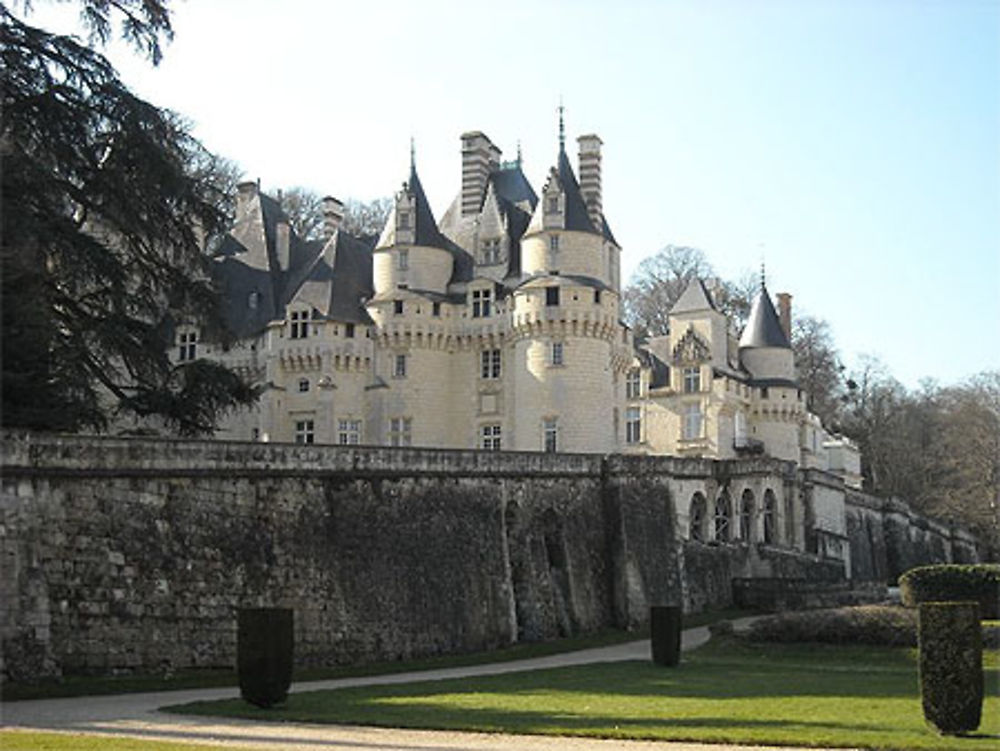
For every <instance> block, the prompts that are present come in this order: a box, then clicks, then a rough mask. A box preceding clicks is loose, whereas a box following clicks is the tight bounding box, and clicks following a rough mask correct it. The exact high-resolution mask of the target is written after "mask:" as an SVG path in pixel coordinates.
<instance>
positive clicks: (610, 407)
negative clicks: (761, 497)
mask: <svg viewBox="0 0 1000 751" xmlns="http://www.w3.org/2000/svg"><path fill="white" fill-rule="evenodd" d="M577 141H578V144H579V156H578V162H577V166H578V171H579V180H578V179H577V173H576V172H574V169H573V166H572V165H571V163H570V158H569V157H568V155H567V153H566V148H565V138H564V135H563V128H562V123H561V122H560V136H559V149H558V153H557V154H556V159H555V162H554V164H553V165H552V166H551V168H550V169H549V171H548V174H547V175H546V177H545V181H544V184H543V185H542V187H541V191H540V193H536V191H535V189H534V188H533V187H532V185H531V183H530V182H529V181H528V179H527V177H526V176H525V174H524V172H523V171H522V168H521V160H520V158H518V159H517V160H515V161H512V162H504V161H502V160H501V151H500V149H499V148H497V146H495V145H494V144H493V142H492V141H491V140H490V139H489V138H488V137H487V136H486V135H484V134H483V133H481V132H478V131H475V132H468V133H464V134H463V135H462V136H461V154H462V164H461V166H462V172H461V176H462V182H461V190H460V192H459V194H458V195H457V196H456V197H455V199H454V201H453V202H452V204H451V206H450V207H449V208H448V210H447V211H446V212H445V214H444V215H443V217H441V220H440V222H438V221H436V220H435V217H434V215H433V213H432V211H431V208H430V205H429V202H428V200H427V196H426V195H425V193H424V190H423V187H422V186H421V182H420V178H419V176H418V174H417V169H416V166H415V164H414V163H413V160H412V159H411V165H410V174H409V177H408V179H407V180H406V182H404V183H403V186H402V189H401V190H400V191H399V192H398V193H397V194H396V196H395V200H394V204H393V208H392V211H391V213H390V216H389V218H388V221H387V222H386V225H385V228H384V230H383V231H382V233H381V236H380V237H379V238H378V240H377V241H374V245H373V244H372V243H373V240H367V241H366V240H364V239H360V238H357V237H353V236H351V235H349V234H348V233H347V232H346V231H343V230H342V229H341V228H340V223H341V220H342V217H343V206H342V204H341V203H340V202H339V201H337V200H336V199H334V198H326V199H324V231H323V234H324V237H323V239H322V240H316V241H306V240H303V239H301V238H300V237H298V236H297V235H296V233H295V231H294V230H293V229H292V228H291V226H290V224H289V221H288V218H287V217H286V216H285V215H284V214H283V212H282V211H281V209H280V207H279V205H278V203H277V201H275V200H274V199H273V198H271V197H269V196H267V195H265V194H263V193H261V192H260V191H259V188H258V185H257V184H256V183H252V182H248V183H242V184H241V185H240V186H239V189H238V201H237V211H236V221H235V225H234V227H233V229H232V231H231V232H230V234H229V235H227V236H226V238H225V239H224V241H223V242H222V244H221V245H220V246H219V247H218V249H217V251H216V260H217V264H216V268H217V271H218V278H219V280H220V281H221V283H222V286H223V289H224V293H225V303H226V312H227V318H228V323H229V326H230V327H231V328H232V330H233V332H234V333H235V334H236V335H237V337H238V340H239V341H238V344H237V345H236V346H235V347H232V348H230V349H228V350H226V351H223V350H222V349H221V348H219V347H217V346H216V347H213V345H212V344H211V342H205V341H202V340H201V338H200V332H198V331H197V330H195V329H193V328H191V327H184V326H181V327H179V328H178V330H177V340H176V342H177V344H176V348H175V357H176V358H177V359H178V360H187V359H194V358H196V357H202V356H204V357H212V358H216V359H219V360H221V361H223V362H225V363H227V364H228V365H230V366H231V367H233V368H235V369H236V370H238V371H239V372H240V373H241V374H242V375H243V376H244V377H246V378H247V379H248V380H249V381H250V382H252V383H256V384H259V385H261V386H263V387H264V390H263V393H262V396H261V400H260V403H259V406H258V407H257V408H256V409H254V410H252V411H247V412H243V413H240V414H237V415H234V416H231V417H230V419H228V421H227V422H226V423H225V424H223V425H222V426H221V429H220V431H219V433H218V437H220V438H230V439H241V440H257V441H277V442H296V443H307V444H308V443H328V444H367V445H374V446H422V447H437V448H461V449H468V448H478V449H486V450H515V451H546V452H571V453H601V454H607V453H640V454H666V455H678V456H693V457H706V458H715V459H727V458H735V457H739V456H745V455H753V454H764V455H767V456H771V457H774V458H778V459H782V460H786V461H790V462H794V463H796V464H797V465H799V466H801V467H803V468H816V469H824V470H829V471H831V472H833V473H834V474H839V475H840V476H841V477H842V478H843V479H844V481H845V483H846V484H848V485H851V486H859V484H860V474H859V460H858V454H857V452H856V451H855V450H854V449H853V447H852V446H851V445H850V444H849V443H847V442H845V441H843V440H836V439H834V437H832V436H830V435H828V434H827V433H825V431H824V430H823V428H822V425H820V423H819V421H818V420H817V419H816V418H815V417H814V416H812V415H810V414H809V413H808V411H807V409H806V406H805V404H806V401H805V395H804V394H803V391H802V389H801V387H800V386H799V385H798V383H797V381H796V374H795V366H794V362H793V355H792V350H791V346H790V343H789V336H790V317H791V313H790V296H788V295H779V296H778V297H779V307H780V309H781V314H780V315H779V314H778V312H777V311H776V310H775V307H774V305H773V303H772V301H771V298H770V296H769V294H768V293H767V290H766V289H765V287H764V284H763V280H762V283H761V289H760V292H759V294H758V296H757V298H756V300H755V301H754V304H753V308H752V312H751V315H750V318H749V322H748V324H747V325H746V327H745V329H744V330H743V332H742V335H741V336H739V338H737V336H736V332H735V331H734V330H733V326H732V325H731V323H730V322H729V320H728V319H727V317H726V316H725V315H724V314H723V313H721V312H720V311H719V310H718V309H717V308H716V306H715V304H714V303H713V300H712V295H711V293H710V291H709V289H708V288H707V287H706V286H705V284H704V283H702V282H701V281H700V280H695V281H693V282H692V283H691V284H690V286H689V287H688V288H687V290H686V291H685V292H684V294H683V295H682V297H681V298H680V299H679V300H678V302H677V303H676V305H675V306H674V307H673V309H672V310H671V311H670V318H669V324H670V327H669V328H670V333H669V335H667V336H662V337H657V338H653V339H652V340H650V341H648V342H644V343H637V342H635V341H634V340H633V335H632V331H631V330H630V329H629V327H628V326H626V325H625V324H624V323H623V322H622V313H621V279H620V266H621V262H620V258H621V253H622V249H621V247H620V246H619V244H618V242H617V241H616V240H615V236H614V234H613V233H612V231H611V228H610V226H609V223H608V221H607V218H606V217H605V215H604V212H603V209H602V178H601V170H602V167H601V146H602V142H601V139H600V138H599V137H597V136H596V135H585V136H581V137H579V138H578V139H577Z"/></svg>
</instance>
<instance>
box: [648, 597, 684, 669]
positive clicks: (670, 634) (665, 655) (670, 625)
mask: <svg viewBox="0 0 1000 751" xmlns="http://www.w3.org/2000/svg"><path fill="white" fill-rule="evenodd" d="M649 638H650V642H651V646H652V648H653V662H655V663H656V664H657V665H665V666H667V667H676V666H677V665H679V664H680V661H681V609H680V608H679V607H677V606H674V605H654V606H652V607H651V608H650V609H649Z"/></svg>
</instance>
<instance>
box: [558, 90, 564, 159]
mask: <svg viewBox="0 0 1000 751" xmlns="http://www.w3.org/2000/svg"><path fill="white" fill-rule="evenodd" d="M565 150H566V124H565V123H564V122H563V103H562V97H559V153H560V154H561V153H562V152H564V151H565Z"/></svg>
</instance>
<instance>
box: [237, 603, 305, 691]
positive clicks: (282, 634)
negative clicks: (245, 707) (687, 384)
mask: <svg viewBox="0 0 1000 751" xmlns="http://www.w3.org/2000/svg"><path fill="white" fill-rule="evenodd" d="M292 622H293V619H292V611H291V610H290V609H289V608H248V609H244V610H240V611H239V616H238V623H237V645H236V652H237V656H236V668H237V672H238V673H239V680H240V696H242V697H243V698H244V699H245V700H246V701H248V702H250V703H251V704H254V705H256V706H258V707H264V708H265V709H266V708H268V707H273V706H274V705H275V704H281V703H282V702H283V701H285V699H286V698H287V697H288V687H289V686H291V684H292V654H293V652H294V635H293V633H292Z"/></svg>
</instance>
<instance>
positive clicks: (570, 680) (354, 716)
mask: <svg viewBox="0 0 1000 751" xmlns="http://www.w3.org/2000/svg"><path fill="white" fill-rule="evenodd" d="M915 656H916V655H915V651H914V650H908V649H888V648H874V647H836V646H824V645H771V644H769V645H746V644H742V643H737V642H734V641H731V640H721V641H720V640H716V641H713V642H712V643H711V644H709V645H708V646H706V647H704V648H702V649H700V650H697V651H695V652H692V653H688V654H686V655H685V659H684V661H683V662H682V664H681V666H680V667H679V668H674V669H669V668H658V667H656V666H654V665H652V664H650V663H645V662H625V663H613V664H603V665H588V666H580V667H573V668H562V669H557V670H544V671H534V672H526V673H516V674H507V675H498V676H489V677H482V678H474V679H462V680H448V681H438V682H423V683H413V684H405V685H400V686H383V687H372V688H364V689H361V688H358V689H346V690H341V691H315V692H307V693H301V694H295V695H293V696H292V697H291V698H290V699H289V702H288V704H287V705H286V706H284V707H282V708H278V709H272V710H258V709H256V708H254V707H251V706H249V705H247V704H245V703H243V702H241V701H238V700H234V701H224V702H211V703H197V704H192V705H186V706H183V707H172V708H170V709H171V711H178V712H188V713H196V714H210V715H227V716H238V717H249V718H253V719H268V720H286V721H303V722H329V723H348V724H362V725H382V726H394V727H411V728H441V729H456V730H475V731H487V732H490V731H494V732H515V733H541V734H560V735H588V736H601V737H611V738H648V739H659V740H667V739H671V740H695V741H714V742H731V743H771V744H795V745H818V746H865V747H871V748H899V749H918V748H933V749H970V750H974V749H990V750H991V751H995V749H996V748H998V747H1000V698H998V689H1000V654H998V653H997V652H996V651H991V652H988V653H987V659H986V665H987V669H986V674H987V696H988V698H987V700H986V702H985V705H984V708H983V724H982V726H981V727H980V730H979V732H978V734H977V735H976V736H975V737H968V738H960V739H955V738H943V737H940V736H938V735H936V734H935V733H934V732H933V731H931V730H929V729H928V728H926V727H925V725H924V721H923V716H922V713H921V708H920V699H919V691H918V687H917V675H916V663H915Z"/></svg>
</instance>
